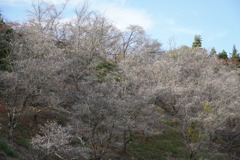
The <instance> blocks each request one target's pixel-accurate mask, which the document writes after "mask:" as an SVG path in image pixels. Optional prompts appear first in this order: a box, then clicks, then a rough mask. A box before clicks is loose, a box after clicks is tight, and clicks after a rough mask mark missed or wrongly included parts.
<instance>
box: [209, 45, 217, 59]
mask: <svg viewBox="0 0 240 160" xmlns="http://www.w3.org/2000/svg"><path fill="white" fill-rule="evenodd" d="M216 55H217V51H216V50H215V48H214V47H213V48H212V49H211V51H210V57H215V56H216Z"/></svg>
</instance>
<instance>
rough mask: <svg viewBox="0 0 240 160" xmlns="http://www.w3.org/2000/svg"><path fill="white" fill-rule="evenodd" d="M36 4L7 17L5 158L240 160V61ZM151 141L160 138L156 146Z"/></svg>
mask: <svg viewBox="0 0 240 160" xmlns="http://www.w3.org/2000/svg"><path fill="white" fill-rule="evenodd" d="M66 5H67V3H64V4H62V6H61V8H59V7H58V8H56V6H54V5H52V4H50V3H47V2H44V1H36V2H35V3H33V6H32V9H31V11H30V12H29V14H30V15H29V19H28V20H27V21H26V22H25V23H23V24H18V23H10V22H8V21H6V20H5V19H3V17H2V16H1V17H0V46H1V48H0V159H23V160H50V159H51V160H52V159H53V160H55V159H56V160H58V159H59V160H60V159H69V160H70V159H78V160H110V159H111V160H113V159H116V160H121V159H122V160H130V159H131V160H143V159H144V160H145V159H146V160H151V159H152V160H154V159H170V160H171V159H172V160H173V159H179V160H180V159H183V160H184V159H186V160H196V159H209V160H210V159H211V160H214V159H218V160H226V159H236V160H237V159H240V114H239V112H240V110H239V109H240V108H239V104H240V92H239V90H240V83H239V82H240V76H239V75H240V64H239V63H240V62H239V61H240V58H239V53H238V51H237V49H236V46H235V45H234V46H233V51H232V53H230V54H228V53H226V52H225V51H224V50H223V51H222V52H220V53H218V54H217V52H216V50H215V49H214V48H212V50H211V51H208V50H206V49H204V48H202V37H201V36H200V35H196V36H195V37H194V41H193V44H192V47H188V46H181V47H178V48H172V49H170V50H168V51H164V50H163V49H162V48H161V43H160V42H159V41H158V40H155V39H152V38H151V37H149V36H148V35H147V34H146V33H145V31H144V29H143V28H142V27H141V26H136V25H131V26H129V27H128V28H127V30H126V31H120V30H118V29H117V28H116V27H115V26H114V25H113V24H111V23H110V22H109V21H108V19H106V18H105V17H104V16H103V15H101V14H99V13H97V12H94V11H91V10H89V7H88V5H87V3H84V4H83V5H82V6H80V7H77V8H76V9H75V11H74V13H75V18H74V19H73V20H72V21H71V22H66V23H63V21H61V14H62V13H63V11H64V9H65V8H66ZM153 144H154V145H153Z"/></svg>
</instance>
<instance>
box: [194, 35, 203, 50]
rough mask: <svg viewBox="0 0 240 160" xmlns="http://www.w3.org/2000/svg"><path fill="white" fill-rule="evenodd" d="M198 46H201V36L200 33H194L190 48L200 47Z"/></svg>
mask: <svg viewBox="0 0 240 160" xmlns="http://www.w3.org/2000/svg"><path fill="white" fill-rule="evenodd" d="M200 47H202V37H201V36H200V35H195V37H194V42H193V44H192V48H200Z"/></svg>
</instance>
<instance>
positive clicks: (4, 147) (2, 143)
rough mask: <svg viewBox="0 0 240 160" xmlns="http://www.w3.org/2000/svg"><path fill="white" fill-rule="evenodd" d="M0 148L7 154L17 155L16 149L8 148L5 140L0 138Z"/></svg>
mask: <svg viewBox="0 0 240 160" xmlns="http://www.w3.org/2000/svg"><path fill="white" fill-rule="evenodd" d="M0 150H2V151H3V152H4V153H6V155H8V156H11V157H17V153H16V151H14V150H13V149H12V148H10V147H9V146H8V144H7V143H6V142H5V141H2V140H0Z"/></svg>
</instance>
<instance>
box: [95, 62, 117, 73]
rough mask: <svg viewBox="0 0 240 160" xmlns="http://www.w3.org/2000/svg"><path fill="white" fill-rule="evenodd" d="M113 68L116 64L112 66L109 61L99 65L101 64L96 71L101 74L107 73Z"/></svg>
mask: <svg viewBox="0 0 240 160" xmlns="http://www.w3.org/2000/svg"><path fill="white" fill-rule="evenodd" d="M115 67H116V64H114V63H113V62H111V61H106V62H104V63H101V64H98V65H97V69H98V70H102V71H103V72H105V71H108V70H112V69H113V68H115Z"/></svg>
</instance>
